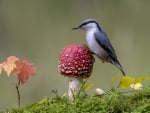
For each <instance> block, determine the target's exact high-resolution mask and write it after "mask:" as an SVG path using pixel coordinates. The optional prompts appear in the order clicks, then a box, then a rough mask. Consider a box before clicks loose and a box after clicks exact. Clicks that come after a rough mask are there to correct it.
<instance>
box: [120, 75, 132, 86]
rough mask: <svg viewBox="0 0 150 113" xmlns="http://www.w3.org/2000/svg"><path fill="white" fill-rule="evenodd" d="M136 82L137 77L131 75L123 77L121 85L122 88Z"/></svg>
mask: <svg viewBox="0 0 150 113" xmlns="http://www.w3.org/2000/svg"><path fill="white" fill-rule="evenodd" d="M133 83H135V78H133V77H130V76H124V77H122V79H121V81H120V84H119V87H121V88H129V87H130V85H131V84H133Z"/></svg>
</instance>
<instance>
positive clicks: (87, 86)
mask: <svg viewBox="0 0 150 113" xmlns="http://www.w3.org/2000/svg"><path fill="white" fill-rule="evenodd" d="M93 86H94V84H92V83H88V84H86V85H85V86H84V88H83V90H84V91H88V90H90V89H91V88H92V87H93Z"/></svg>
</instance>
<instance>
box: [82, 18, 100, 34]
mask: <svg viewBox="0 0 150 113" xmlns="http://www.w3.org/2000/svg"><path fill="white" fill-rule="evenodd" d="M89 23H95V24H96V25H97V27H98V29H99V30H100V31H102V29H101V27H100V26H99V24H98V23H97V22H96V21H94V20H91V21H87V22H84V23H82V24H81V25H80V26H79V27H82V26H85V25H87V24H89Z"/></svg>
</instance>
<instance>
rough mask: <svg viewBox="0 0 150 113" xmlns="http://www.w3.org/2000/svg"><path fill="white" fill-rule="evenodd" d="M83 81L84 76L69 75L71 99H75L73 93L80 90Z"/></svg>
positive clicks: (69, 94)
mask: <svg viewBox="0 0 150 113" xmlns="http://www.w3.org/2000/svg"><path fill="white" fill-rule="evenodd" d="M81 83H82V78H80V77H69V89H68V96H69V98H70V99H73V95H74V94H75V93H76V92H77V91H78V90H79V88H80V86H81Z"/></svg>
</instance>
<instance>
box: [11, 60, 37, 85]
mask: <svg viewBox="0 0 150 113" xmlns="http://www.w3.org/2000/svg"><path fill="white" fill-rule="evenodd" d="M15 64H16V68H15V69H14V70H13V72H14V74H16V75H17V76H18V79H19V80H20V82H21V83H22V84H24V83H25V82H26V81H27V80H28V78H29V77H30V76H33V75H35V73H36V72H35V68H34V66H33V65H32V64H31V63H29V62H28V61H26V60H18V61H16V62H15Z"/></svg>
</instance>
